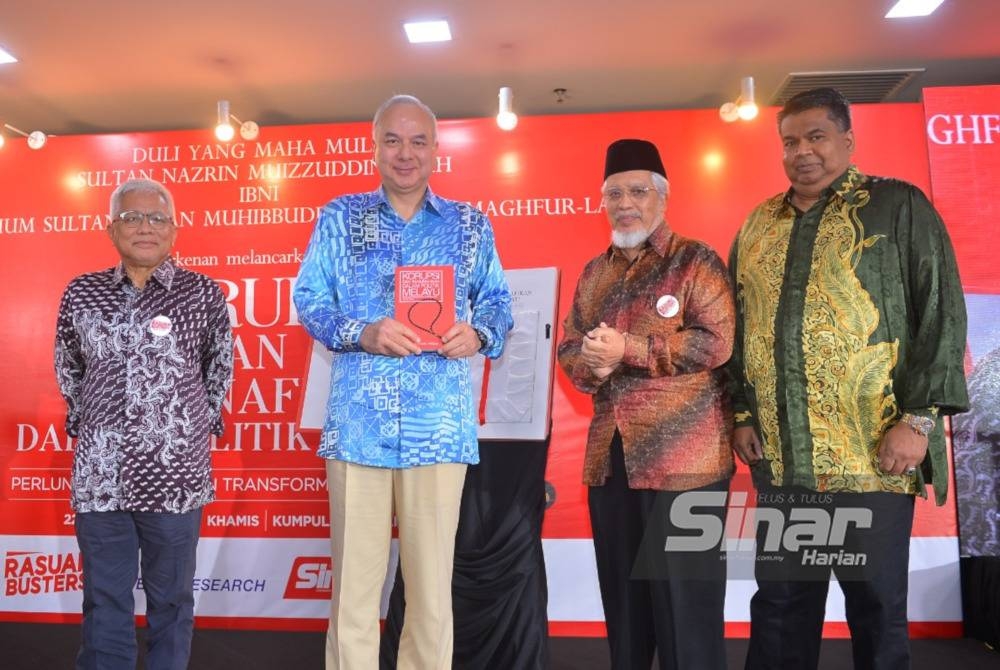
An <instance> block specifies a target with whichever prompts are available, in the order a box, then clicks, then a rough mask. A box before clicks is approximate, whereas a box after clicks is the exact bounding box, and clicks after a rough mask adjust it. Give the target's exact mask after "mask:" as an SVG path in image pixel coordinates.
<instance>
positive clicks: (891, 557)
mask: <svg viewBox="0 0 1000 670" xmlns="http://www.w3.org/2000/svg"><path fill="white" fill-rule="evenodd" d="M757 507H758V512H757V514H758V521H759V519H760V515H761V514H762V512H761V510H769V511H776V512H777V514H779V515H780V517H783V518H784V519H785V520H787V521H786V522H785V526H784V529H785V532H784V534H783V538H782V539H780V540H779V539H778V536H777V535H775V534H772V536H771V537H770V538H768V537H767V534H768V530H769V529H770V526H769V525H768V524H765V523H759V522H758V526H757V563H756V566H755V576H756V578H757V593H756V594H755V595H754V596H753V599H752V600H751V601H750V647H749V650H748V652H747V660H746V669H747V670H812V669H814V668H816V667H817V664H818V662H819V645H820V640H821V638H822V632H823V618H824V614H825V611H826V596H827V591H828V589H829V586H830V574H831V572H832V573H833V574H835V575H836V577H837V581H838V583H839V584H840V588H841V589H842V590H843V592H844V604H845V611H846V614H847V624H848V627H849V628H850V631H851V646H852V653H853V657H854V668H855V670H906V669H908V668H909V667H910V641H909V630H908V625H907V618H906V594H907V588H908V574H909V573H908V570H909V557H910V531H911V529H912V527H913V496H911V495H903V494H899V493H884V492H874V493H817V492H814V491H809V490H808V489H803V488H800V487H773V488H761V489H759V490H758V503H757ZM796 510H797V511H796ZM866 510H868V511H870V513H871V527H870V528H864V527H861V526H862V525H864V524H855V523H851V522H850V521H849V520H850V519H859V518H861V519H863V518H864V517H865V516H866V514H865V511H866ZM768 513H769V512H768V511H764V512H763V514H764V515H767V514H768ZM838 514H839V515H840V521H839V522H838V517H837V515H838ZM796 518H798V519H800V523H801V524H804V523H807V522H806V521H802V520H804V519H810V520H813V521H816V520H819V521H820V522H821V525H822V522H823V520H829V521H830V526H829V528H830V530H831V533H830V534H829V535H828V537H827V539H828V540H829V542H828V543H824V544H821V545H817V544H806V545H802V546H799V547H797V548H795V547H791V546H788V545H789V544H790V543H789V542H788V539H789V538H791V537H794V534H792V535H790V534H789V530H791V529H792V527H794V526H795V523H796V522H795V521H794V520H795V519H796ZM845 520H847V523H844V522H845ZM800 527H803V526H800ZM814 527H817V526H814ZM841 528H842V529H844V532H843V534H842V535H843V540H842V541H841V540H840V538H839V537H838V536H839V535H840V533H839V529H841ZM821 535H822V534H821ZM813 536H814V537H815V534H814V535H813ZM803 537H804V538H805V539H806V540H807V542H812V540H811V539H810V535H809V533H805V534H804V535H803ZM769 539H770V542H769ZM824 542H825V541H824ZM793 543H794V542H793ZM793 543H792V544H793Z"/></svg>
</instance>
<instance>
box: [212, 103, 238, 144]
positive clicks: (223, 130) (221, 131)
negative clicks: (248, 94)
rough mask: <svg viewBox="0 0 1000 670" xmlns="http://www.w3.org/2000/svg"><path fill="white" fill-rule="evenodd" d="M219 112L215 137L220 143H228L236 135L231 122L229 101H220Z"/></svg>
mask: <svg viewBox="0 0 1000 670" xmlns="http://www.w3.org/2000/svg"><path fill="white" fill-rule="evenodd" d="M218 112H219V114H218V116H219V120H218V123H217V124H216V125H215V136H216V138H218V140H219V141H220V142H228V141H229V140H231V139H233V136H234V135H235V134H236V130H235V129H234V128H233V124H231V123H230V122H229V101H228V100H219V106H218Z"/></svg>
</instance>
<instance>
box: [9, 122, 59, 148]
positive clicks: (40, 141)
mask: <svg viewBox="0 0 1000 670" xmlns="http://www.w3.org/2000/svg"><path fill="white" fill-rule="evenodd" d="M3 127H4V128H6V129H7V130H9V131H11V132H14V133H17V134H18V135H20V136H21V137H27V138H28V147H29V148H31V149H41V148H42V147H44V146H45V143H46V142H47V141H48V140H49V136H48V135H46V134H45V133H43V132H42V131H40V130H33V131H31V132H30V133H26V132H24V131H23V130H21V129H20V128H15V127H14V126H12V125H10V124H9V123H5V124H3ZM5 142H6V140H5V138H4V136H3V133H0V147H2V146H3V145H4V143H5Z"/></svg>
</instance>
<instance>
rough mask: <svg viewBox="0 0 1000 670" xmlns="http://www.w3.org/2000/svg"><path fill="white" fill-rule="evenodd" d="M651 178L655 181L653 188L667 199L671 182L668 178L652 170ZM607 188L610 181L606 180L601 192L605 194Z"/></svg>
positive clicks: (650, 172)
mask: <svg viewBox="0 0 1000 670" xmlns="http://www.w3.org/2000/svg"><path fill="white" fill-rule="evenodd" d="M649 178H650V179H651V180H652V181H653V188H655V189H656V192H657V193H659V194H660V197H661V198H664V199H666V197H667V196H669V195H670V182H669V181H667V178H666V177H664V176H663V175H662V174H660V173H659V172H653V171H652V170H650V171H649ZM607 187H608V180H607V179H605V180H604V183H603V184H601V192H602V193H603V192H604V189H606V188H607Z"/></svg>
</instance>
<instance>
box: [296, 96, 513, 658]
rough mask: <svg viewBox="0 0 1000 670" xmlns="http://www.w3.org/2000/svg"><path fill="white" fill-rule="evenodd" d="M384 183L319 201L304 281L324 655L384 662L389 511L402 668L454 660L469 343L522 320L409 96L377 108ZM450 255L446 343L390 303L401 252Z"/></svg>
mask: <svg viewBox="0 0 1000 670" xmlns="http://www.w3.org/2000/svg"><path fill="white" fill-rule="evenodd" d="M373 126H374V127H373V138H374V142H375V163H376V167H377V168H378V171H379V174H380V176H381V178H382V186H381V188H379V189H378V190H377V191H373V192H371V193H360V194H351V195H345V196H342V197H340V198H337V199H335V200H333V201H331V202H330V203H329V204H327V205H326V207H324V208H323V210H322V213H321V214H320V217H319V220H318V222H317V224H316V228H315V230H314V231H313V235H312V239H311V240H310V242H309V248H308V250H307V252H306V256H305V259H304V260H303V262H302V267H301V268H300V270H299V276H298V279H297V281H296V284H295V293H294V298H295V306H296V308H297V310H298V313H299V318H300V320H301V321H302V323H303V324H304V325H305V327H306V330H307V331H309V334H310V335H312V336H313V337H314V338H316V339H317V340H319V341H320V342H322V343H323V344H324V345H326V347H328V348H329V349H330V350H331V351H333V352H334V357H333V369H332V371H331V382H330V399H329V403H328V407H327V417H326V424H325V426H324V428H323V432H322V435H321V437H320V447H319V455H320V456H322V457H323V458H325V459H327V461H326V469H327V486H328V488H329V492H330V536H331V542H332V548H333V572H334V579H333V594H332V603H331V613H330V627H329V630H328V633H327V644H326V667H327V670H354V669H363V670H371V669H372V668H377V667H378V652H379V606H380V599H381V598H380V597H381V592H382V583H383V581H384V579H385V574H386V567H387V563H388V559H389V544H390V540H391V526H392V517H393V514H394V513H395V515H396V521H397V526H398V529H399V555H400V562H401V564H402V571H403V581H404V582H405V584H406V586H405V589H406V591H405V593H406V617H405V620H404V624H403V632H402V636H401V639H400V647H399V662H398V666H397V667H398V668H399V670H436V669H439V670H446V669H450V668H451V657H452V647H453V627H454V626H453V622H452V608H451V576H452V566H453V563H454V547H455V531H456V529H457V527H458V512H459V503H460V500H461V496H462V486H463V483H464V481H465V470H466V467H467V465H468V464H470V463H478V462H479V450H478V443H477V438H476V428H477V424H476V414H475V412H474V410H473V399H472V385H471V380H470V375H469V362H468V358H469V357H470V356H473V355H474V354H476V353H479V352H482V353H483V354H485V355H486V356H489V357H491V358H496V357H498V356H499V355H500V353H501V352H502V350H503V345H504V338H505V337H506V334H507V331H508V330H510V328H511V325H512V323H513V320H512V318H511V312H510V291H509V289H508V287H507V282H506V280H505V278H504V275H503V269H502V268H501V267H500V259H499V258H498V256H497V252H496V247H495V245H494V239H493V229H492V227H491V226H490V222H489V220H488V219H487V218H486V216H485V215H484V214H483V213H482V212H480V211H478V210H476V209H475V208H473V207H471V206H469V205H467V204H464V203H460V202H455V201H452V200H445V199H444V198H440V197H438V196H436V195H434V194H433V193H432V192H431V190H430V188H428V186H427V180H428V178H429V177H430V174H431V171H432V170H433V168H434V164H435V159H436V154H437V146H438V145H437V121H436V120H435V118H434V114H433V112H431V110H430V109H429V108H428V107H427V106H426V105H424V104H423V103H422V102H420V101H419V100H417V99H416V98H414V97H412V96H404V95H400V96H395V97H392V98H390V99H389V100H387V101H386V102H385V103H383V104H382V106H381V107H380V108H379V110H378V111H377V112H376V113H375V119H374V123H373ZM402 265H406V266H412V265H451V266H453V267H454V268H455V293H454V295H455V305H453V306H450V305H449V306H445V308H451V309H454V310H455V316H456V320H455V325H454V326H453V327H451V328H450V329H449V330H447V331H446V332H445V333H444V334H443V336H442V338H441V339H442V342H443V343H442V346H441V348H440V349H438V350H437V351H422V350H421V348H420V347H419V346H417V344H416V342H417V340H418V337H417V334H416V333H415V332H414V331H413V330H412V329H411V328H409V327H407V326H406V325H404V324H403V323H401V322H400V321H397V320H396V319H394V318H393V313H394V305H395V301H394V273H395V269H396V267H397V266H402Z"/></svg>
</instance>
